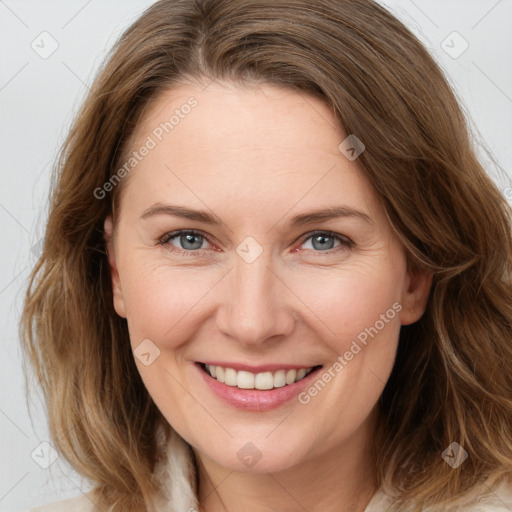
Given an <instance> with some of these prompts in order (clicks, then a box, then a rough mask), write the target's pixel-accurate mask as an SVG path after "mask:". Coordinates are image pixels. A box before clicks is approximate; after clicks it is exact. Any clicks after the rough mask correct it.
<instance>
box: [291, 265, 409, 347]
mask: <svg viewBox="0 0 512 512" xmlns="http://www.w3.org/2000/svg"><path fill="white" fill-rule="evenodd" d="M404 273H405V270H403V269H402V262H400V259H398V260H397V264H396V265H383V264H382V263H379V264H374V265H365V266H363V265H361V266H357V267H356V266H353V267H351V268H348V267H347V268H345V269H342V270H339V271H329V272H326V273H317V274H316V275H315V278H314V279H313V278H312V277H311V276H309V277H306V276H304V278H303V279H298V278H297V281H296V282H297V283H302V284H301V285H300V286H298V287H297V288H296V290H297V292H296V293H297V295H298V296H300V297H301V298H302V299H303V301H304V303H305V305H306V306H307V308H308V309H310V310H311V311H312V312H314V313H315V317H314V318H316V320H314V322H315V323H316V324H317V325H318V329H320V331H321V332H322V333H323V334H324V336H323V341H324V342H325V343H327V344H329V345H330V347H331V349H332V350H334V351H335V352H336V353H337V354H342V353H343V352H344V351H345V350H349V349H350V345H351V342H352V341H353V340H355V339H357V337H358V336H360V339H363V341H364V337H365V333H366V334H367V335H368V329H370V330H371V332H372V333H373V334H375V331H374V330H373V329H371V328H372V327H375V324H376V323H377V326H376V327H377V330H378V331H379V335H380V334H381V331H382V334H383V333H384V332H386V335H387V334H389V335H390V336H393V337H396V333H397V332H398V329H399V326H400V316H399V311H400V310H401V305H400V300H401V295H402V294H401V292H402V287H403V280H404ZM382 315H384V319H382V318H383V317H382ZM391 326H393V329H390V327H391ZM318 329H316V330H318Z"/></svg>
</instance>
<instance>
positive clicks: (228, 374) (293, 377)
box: [201, 364, 315, 391]
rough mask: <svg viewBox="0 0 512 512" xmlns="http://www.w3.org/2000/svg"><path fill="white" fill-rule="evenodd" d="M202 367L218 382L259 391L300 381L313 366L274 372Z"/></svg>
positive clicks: (213, 366)
mask: <svg viewBox="0 0 512 512" xmlns="http://www.w3.org/2000/svg"><path fill="white" fill-rule="evenodd" d="M201 366H202V368H203V369H204V370H205V371H206V372H207V373H208V374H209V375H210V376H211V377H213V378H214V379H216V380H217V381H218V382H222V383H223V384H226V385H227V386H232V387H237V388H239V389H259V390H261V391H265V390H270V389H274V388H282V387H284V386H289V385H290V384H294V383H295V382H299V381H301V380H302V379H303V378H304V377H306V376H307V375H308V374H309V373H311V372H312V371H313V369H314V368H315V367H314V366H313V367H310V368H291V369H288V370H285V369H280V370H277V371H274V372H270V371H266V372H259V373H253V372H250V371H246V370H239V371H236V370H235V369H233V368H226V367H223V366H216V365H210V364H202V365H201Z"/></svg>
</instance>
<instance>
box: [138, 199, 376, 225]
mask: <svg viewBox="0 0 512 512" xmlns="http://www.w3.org/2000/svg"><path fill="white" fill-rule="evenodd" d="M156 215H172V216H174V217H182V218H185V219H190V220H195V221H199V222H204V223H205V224H211V225H221V224H222V221H221V220H220V219H219V217H217V216H216V215H214V214H212V213H208V212H207V211H204V210H193V209H191V208H187V207H185V206H173V205H168V204H162V203H156V204H154V205H153V206H150V207H149V208H148V209H147V210H146V211H145V212H144V213H143V214H142V215H141V217H140V218H141V219H147V218H149V217H154V216H156ZM343 217H353V218H358V219H361V220H363V221H365V222H367V223H368V224H371V225H373V220H372V219H371V217H370V216H369V215H368V214H367V213H365V212H362V211H360V210H357V209H355V208H352V207H350V206H333V207H329V208H324V209H322V210H315V211H311V212H306V213H301V214H299V215H296V216H295V217H292V219H291V221H290V225H291V226H299V225H300V226H301V225H304V224H310V223H312V222H322V221H326V220H331V219H336V218H343Z"/></svg>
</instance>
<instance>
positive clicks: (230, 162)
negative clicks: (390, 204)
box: [129, 81, 372, 208]
mask: <svg viewBox="0 0 512 512" xmlns="http://www.w3.org/2000/svg"><path fill="white" fill-rule="evenodd" d="M345 138H346V134H345V133H344V131H343V130H342V129H341V128H340V127H339V126H338V125H337V123H336V120H335V118H334V115H333V113H332V112H331V109H330V107H329V106H328V105H326V104H325V103H323V102H322V101H321V100H319V99H318V98H315V97H312V96H309V95H307V94H305V93H300V92H297V91H294V90H291V89H288V88H284V87H279V86H275V85H270V84H258V85H244V86H240V85H234V84H230V83H225V82H223V83H218V82H215V81H214V82H212V83H210V84H209V85H208V86H207V87H204V86H203V87H201V86H200V85H196V84H193V83H184V84H181V85H177V86H174V87H172V88H171V89H169V90H167V91H165V92H164V93H162V94H160V96H158V97H157V98H156V99H155V100H153V102H152V103H151V105H150V106H149V108H148V109H147V111H146V114H145V116H144V118H143V119H142V120H141V122H140V123H139V125H138V126H137V128H136V130H135V132H134V134H133V136H132V139H131V141H130V142H131V143H130V145H129V147H130V151H138V150H140V149H143V148H144V147H145V146H146V147H150V149H149V150H145V151H144V153H145V156H144V157H143V158H141V159H140V160H137V161H136V162H135V161H134V162H133V163H135V166H134V168H133V170H132V171H131V172H130V176H129V181H131V182H134V186H133V187H130V188H132V191H133V192H135V191H137V192H138V194H139V195H140V192H141V191H145V193H146V195H148V196H149V195H152V196H154V199H155V200H159V201H163V200H164V199H165V197H163V196H164V195H165V194H172V193H173V191H174V192H176V190H177V188H179V189H183V187H185V188H187V187H188V189H189V190H188V191H187V195H190V193H192V194H193V193H195V194H196V196H198V197H201V195H202V194H203V195H204V194H206V195H208V196H210V197H211V194H212V192H213V191H215V190H216V191H218V192H219V193H224V194H225V195H224V200H226V199H227V196H228V195H229V196H232V195H233V194H235V193H236V195H238V196H240V195H245V196H247V197H249V196H250V197H251V198H252V199H258V201H259V208H261V202H262V201H263V202H265V201H268V200H269V197H270V196H272V197H273V198H274V199H277V200H279V199H284V198H286V199H288V200H290V199H293V198H295V199H296V200H297V199H298V198H299V197H300V196H301V195H302V196H304V197H303V199H302V201H303V202H304V203H305V205H306V204H307V202H308V201H310V202H312V203H313V204H315V203H316V202H317V201H318V200H323V201H329V200H332V201H331V202H333V201H336V200H337V199H338V198H339V197H340V195H342V196H344V197H343V198H344V199H347V198H349V199H350V200H351V201H353V202H358V203H359V204H361V201H363V202H368V201H369V200H371V199H372V198H371V195H372V192H371V190H370V187H369V184H368V183H367V182H366V180H365V179H364V178H363V176H362V173H361V170H360V169H359V167H358V164H357V162H356V161H350V160H348V159H347V158H346V157H345V156H344V155H343V154H342V153H341V152H340V150H339V149H338V146H339V145H340V143H341V142H342V141H343V140H344V139H345ZM139 153H140V151H139ZM179 181H181V184H179V186H178V183H177V182H179ZM196 199H197V198H196ZM338 202H339V201H338Z"/></svg>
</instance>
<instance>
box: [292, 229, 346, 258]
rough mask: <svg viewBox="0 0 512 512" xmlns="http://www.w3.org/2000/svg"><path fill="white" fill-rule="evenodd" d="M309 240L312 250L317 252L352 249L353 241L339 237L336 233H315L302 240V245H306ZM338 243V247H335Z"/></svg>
mask: <svg viewBox="0 0 512 512" xmlns="http://www.w3.org/2000/svg"><path fill="white" fill-rule="evenodd" d="M307 240H311V248H313V249H314V250H315V252H328V253H330V252H333V251H336V250H339V249H337V248H339V247H340V246H341V247H345V248H347V247H352V246H353V243H352V241H351V240H350V239H349V238H347V237H345V236H342V235H337V234H335V233H331V232H330V231H315V232H314V233H312V234H309V235H308V236H307V237H305V238H303V239H302V244H305V243H306V241H307ZM336 241H337V242H338V245H336V246H335V245H334V244H335V243H336Z"/></svg>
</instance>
